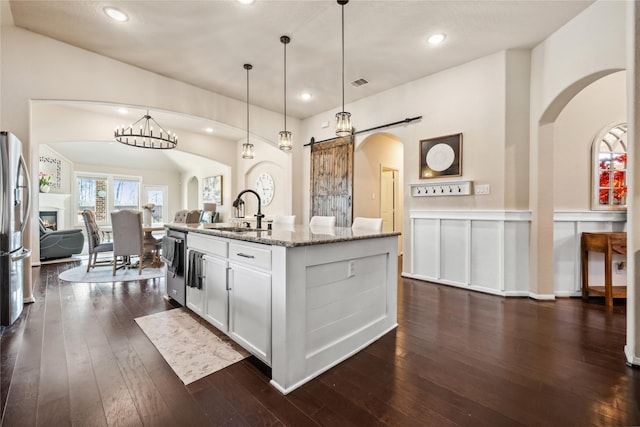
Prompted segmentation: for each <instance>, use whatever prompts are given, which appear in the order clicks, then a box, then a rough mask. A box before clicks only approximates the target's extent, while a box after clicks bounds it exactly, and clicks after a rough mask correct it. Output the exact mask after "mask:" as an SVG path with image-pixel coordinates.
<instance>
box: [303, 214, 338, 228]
mask: <svg viewBox="0 0 640 427" xmlns="http://www.w3.org/2000/svg"><path fill="white" fill-rule="evenodd" d="M309 225H310V226H312V227H335V226H336V217H335V216H318V215H316V216H312V217H311V221H309Z"/></svg>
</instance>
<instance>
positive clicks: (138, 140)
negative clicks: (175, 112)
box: [113, 110, 178, 150]
mask: <svg viewBox="0 0 640 427" xmlns="http://www.w3.org/2000/svg"><path fill="white" fill-rule="evenodd" d="M154 126H155V128H156V130H155V133H154V129H153V128H154ZM113 136H114V138H115V140H116V141H118V142H119V143H121V144H125V145H131V146H132V147H140V148H152V149H156V150H167V149H171V148H176V146H177V145H178V135H176V134H175V132H174V133H173V134H172V133H171V132H169V131H168V130H165V129H164V128H163V127H162V126H160V125H159V124H158V122H156V121H155V120H154V119H153V117H151V116H150V115H149V111H148V110H147V114H145V115H144V116H142V117H141V118H140V120H138V121H137V122H135V123H133V124H131V125H129V126H128V127H124V126H120V127H119V128H116V130H115V131H114V133H113Z"/></svg>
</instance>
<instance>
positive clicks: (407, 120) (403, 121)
mask: <svg viewBox="0 0 640 427" xmlns="http://www.w3.org/2000/svg"><path fill="white" fill-rule="evenodd" d="M421 118H422V116H416V117H407V118H406V119H404V120H398V121H397V122H393V123H387V124H386V125H380V126H374V127H372V128H369V129H364V130H359V131H357V132H353V133H352V135H357V134H359V133H365V132H371V131H372V130H377V129H383V128H388V127H391V126H395V125H399V124H402V123H411V122H413V121H415V120H420V119H421ZM340 138H343V137H340V136H337V137H334V138H329V139H323V140H322V141H316V140H315V138H314V137H311V140H310V141H309V143H308V144H304V146H305V147H307V146H309V145H314V144H322V143H323V142H329V141H335V140H336V139H340Z"/></svg>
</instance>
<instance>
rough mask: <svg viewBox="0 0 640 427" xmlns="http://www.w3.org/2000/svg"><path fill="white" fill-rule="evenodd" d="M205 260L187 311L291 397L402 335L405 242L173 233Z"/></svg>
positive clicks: (189, 228) (300, 231) (342, 232)
mask: <svg viewBox="0 0 640 427" xmlns="http://www.w3.org/2000/svg"><path fill="white" fill-rule="evenodd" d="M167 227H168V228H174V229H176V230H181V231H186V232H188V234H187V247H188V249H189V251H192V250H195V251H199V252H202V253H203V254H204V256H203V272H204V274H203V277H204V280H203V282H204V283H203V287H202V289H201V290H199V289H195V288H190V287H187V307H188V308H190V309H191V310H193V311H194V312H195V313H197V314H198V315H200V316H202V317H203V318H204V319H206V320H207V321H208V322H209V323H211V324H212V325H214V326H215V327H216V328H218V329H220V330H221V331H223V332H224V333H226V334H227V335H228V336H229V337H231V338H232V339H233V340H234V341H236V342H237V343H238V344H240V345H241V346H243V347H244V348H245V349H247V350H248V351H250V352H251V353H253V354H254V355H255V356H256V357H258V358H259V359H261V360H262V361H263V362H264V363H266V364H267V365H269V366H270V367H271V375H272V378H271V384H272V385H273V386H274V387H276V388H277V389H278V390H280V391H281V392H282V393H289V392H291V391H292V390H295V389H296V388H297V387H299V386H301V385H302V384H304V383H306V382H307V381H309V380H311V379H313V378H314V377H316V376H318V375H319V374H320V373H322V372H324V371H325V370H327V369H329V368H331V367H332V366H334V365H336V364H338V363H340V362H341V361H342V360H344V359H346V358H348V357H350V356H351V355H353V354H355V353H356V352H358V351H360V350H361V349H363V348H364V347H366V346H367V345H369V344H371V343H372V342H374V341H375V340H377V339H378V338H380V337H381V336H383V335H384V334H386V333H387V332H389V331H391V330H393V329H394V328H395V327H396V326H397V308H396V305H397V284H398V272H397V269H398V264H397V263H398V259H397V256H398V254H397V247H398V243H397V236H398V234H397V233H373V234H370V233H369V234H354V232H353V231H352V230H351V229H350V228H335V229H329V230H311V229H309V227H301V226H296V227H295V229H286V230H284V229H283V230H278V228H277V227H274V230H269V231H267V230H260V231H242V232H238V231H229V230H230V229H231V227H225V225H224V224H201V225H198V226H195V225H190V224H167Z"/></svg>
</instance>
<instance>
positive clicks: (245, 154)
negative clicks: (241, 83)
mask: <svg viewBox="0 0 640 427" xmlns="http://www.w3.org/2000/svg"><path fill="white" fill-rule="evenodd" d="M252 68H253V66H252V65H251V64H244V69H245V70H247V141H246V142H245V143H244V144H242V158H243V159H253V144H252V143H250V142H249V70H250V69H252Z"/></svg>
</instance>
